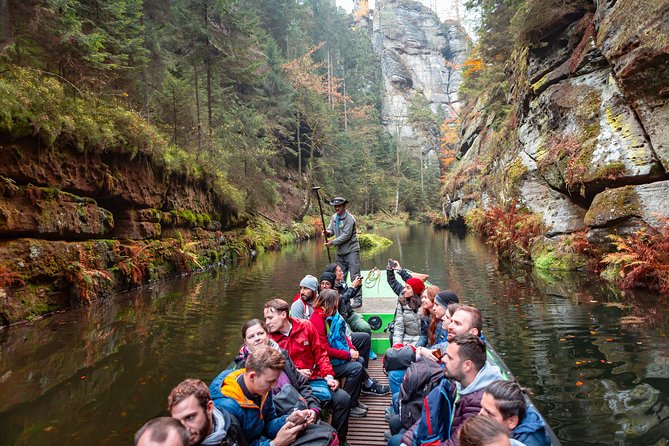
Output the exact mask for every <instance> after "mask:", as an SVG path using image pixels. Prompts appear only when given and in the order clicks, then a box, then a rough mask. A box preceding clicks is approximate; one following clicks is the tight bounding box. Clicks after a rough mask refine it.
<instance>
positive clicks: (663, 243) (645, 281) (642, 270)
mask: <svg viewBox="0 0 669 446" xmlns="http://www.w3.org/2000/svg"><path fill="white" fill-rule="evenodd" d="M663 220H664V228H663V229H662V231H661V232H651V231H648V230H647V229H646V228H643V229H640V230H639V231H636V232H635V233H633V234H631V235H628V236H624V237H622V236H619V235H610V236H609V237H610V238H611V239H612V240H613V242H614V243H615V245H616V249H617V252H614V253H611V254H607V255H606V256H604V258H603V259H602V263H604V264H606V265H607V268H609V269H613V271H615V272H616V275H617V279H618V282H619V284H620V286H621V287H622V288H648V289H650V290H656V291H660V292H661V293H664V294H669V218H665V219H663Z"/></svg>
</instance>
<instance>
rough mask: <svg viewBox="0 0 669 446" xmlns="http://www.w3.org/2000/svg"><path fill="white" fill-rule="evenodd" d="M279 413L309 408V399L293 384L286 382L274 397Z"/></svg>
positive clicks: (284, 413)
mask: <svg viewBox="0 0 669 446" xmlns="http://www.w3.org/2000/svg"><path fill="white" fill-rule="evenodd" d="M272 400H273V402H274V408H275V409H276V413H277V415H279V416H281V415H288V414H290V413H291V412H292V411H293V410H295V409H297V410H303V409H308V408H309V405H308V404H307V400H305V399H304V397H303V396H302V395H300V392H298V391H297V389H296V388H295V387H293V385H292V384H284V385H283V386H282V387H281V390H279V392H278V393H276V394H275V395H274V397H273V398H272Z"/></svg>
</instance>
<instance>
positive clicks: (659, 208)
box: [585, 180, 669, 230]
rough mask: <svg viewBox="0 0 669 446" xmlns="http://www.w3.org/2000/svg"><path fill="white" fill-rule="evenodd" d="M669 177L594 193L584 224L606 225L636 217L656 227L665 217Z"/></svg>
mask: <svg viewBox="0 0 669 446" xmlns="http://www.w3.org/2000/svg"><path fill="white" fill-rule="evenodd" d="M667 197H669V180H667V181H658V182H655V183H650V184H643V185H640V186H625V187H618V188H615V189H608V190H606V191H604V192H601V193H599V194H597V196H596V197H595V199H594V200H593V202H592V204H591V205H590V208H589V209H588V212H587V213H586V215H585V224H586V225H588V226H592V227H605V226H610V225H612V224H614V223H616V222H619V221H621V220H627V219H631V218H633V217H637V218H639V219H641V220H642V221H643V222H644V223H645V224H647V225H648V226H650V227H652V228H654V229H657V230H660V229H662V228H663V227H664V226H665V221H663V219H667V218H669V206H667Z"/></svg>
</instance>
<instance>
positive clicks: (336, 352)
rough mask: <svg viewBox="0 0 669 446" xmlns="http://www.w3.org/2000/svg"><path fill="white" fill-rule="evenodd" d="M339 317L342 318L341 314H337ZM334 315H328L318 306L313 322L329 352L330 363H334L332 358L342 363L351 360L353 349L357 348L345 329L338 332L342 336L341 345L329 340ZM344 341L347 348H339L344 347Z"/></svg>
mask: <svg viewBox="0 0 669 446" xmlns="http://www.w3.org/2000/svg"><path fill="white" fill-rule="evenodd" d="M337 317H339V318H341V315H337ZM331 318H332V317H329V318H328V317H326V316H325V313H324V311H323V309H322V308H316V309H315V310H314V314H312V315H311V319H309V320H310V321H311V324H312V325H313V326H314V328H315V329H316V331H317V332H318V338H319V340H320V341H321V345H322V346H324V347H325V351H326V352H327V354H328V357H329V358H330V363H332V360H333V359H335V360H340V361H341V362H339V363H340V364H341V363H343V362H346V361H349V360H350V359H351V349H355V347H354V346H353V343H352V342H351V340H350V339H349V337H348V336H346V332H345V331H343V329H342V331H343V332H342V333H338V334H337V335H338V337H339V338H340V343H339V345H338V346H337V345H335V346H333V345H331V344H330V341H329V340H328V334H329V333H328V332H329V330H330V327H331V325H330V324H331V323H332V320H331ZM342 338H343V339H342ZM344 343H346V345H347V347H348V348H347V349H346V350H343V349H339V348H337V347H343V346H344Z"/></svg>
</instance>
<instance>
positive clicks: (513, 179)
mask: <svg viewBox="0 0 669 446" xmlns="http://www.w3.org/2000/svg"><path fill="white" fill-rule="evenodd" d="M526 172H527V166H525V164H524V163H523V160H521V159H520V158H516V159H515V160H514V161H513V162H512V163H511V164H510V165H509V167H508V169H507V172H506V173H507V179H508V184H509V185H514V186H515V185H517V184H518V182H519V181H520V179H521V178H522V177H523V175H525V173H526Z"/></svg>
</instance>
